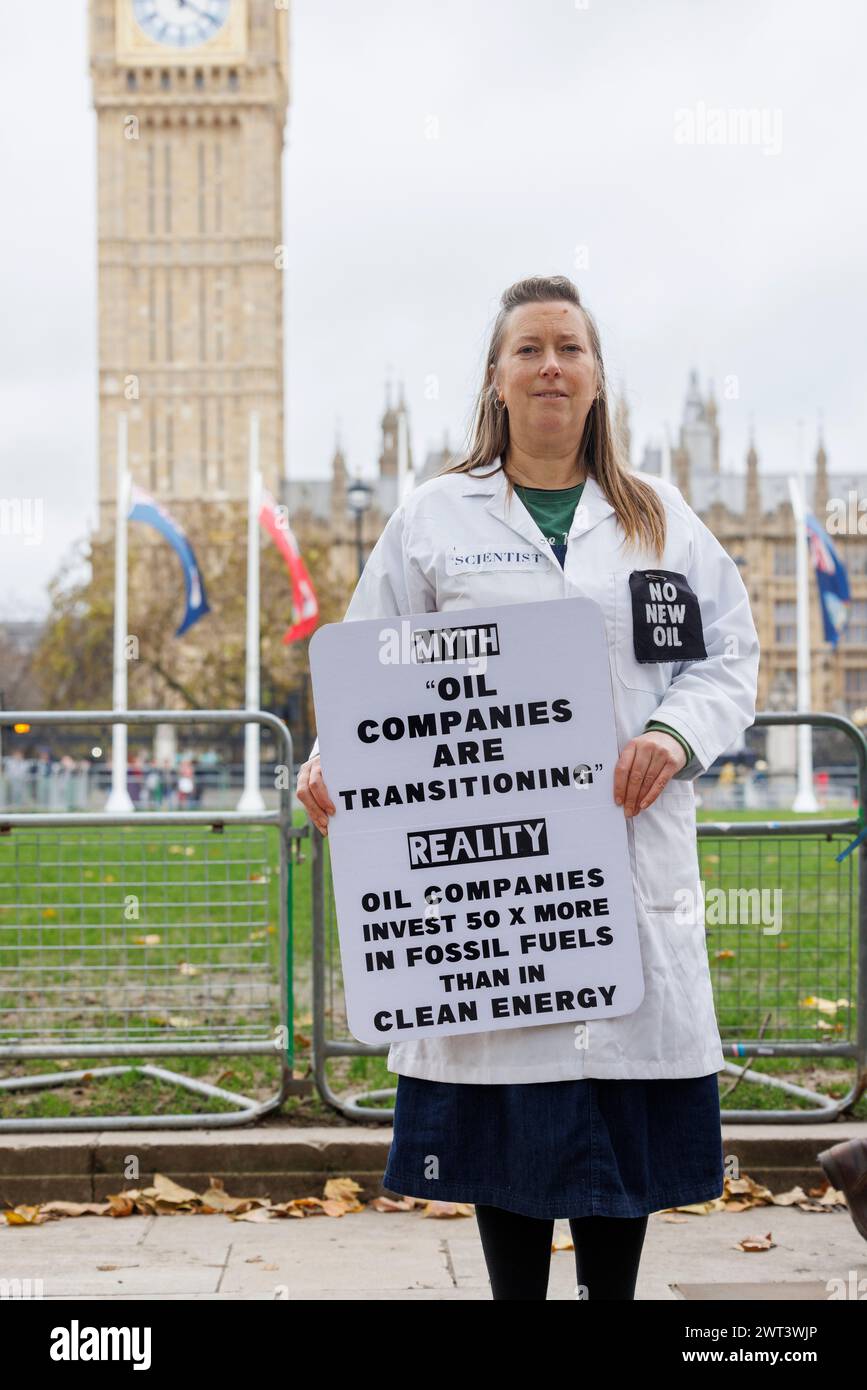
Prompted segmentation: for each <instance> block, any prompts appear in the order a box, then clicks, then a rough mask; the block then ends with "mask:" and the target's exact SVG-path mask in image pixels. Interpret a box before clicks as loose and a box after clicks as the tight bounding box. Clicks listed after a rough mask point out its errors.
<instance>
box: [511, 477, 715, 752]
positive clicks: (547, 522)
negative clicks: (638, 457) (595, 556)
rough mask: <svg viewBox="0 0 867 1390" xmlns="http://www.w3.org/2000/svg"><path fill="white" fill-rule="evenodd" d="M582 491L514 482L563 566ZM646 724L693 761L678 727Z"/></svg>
mask: <svg viewBox="0 0 867 1390" xmlns="http://www.w3.org/2000/svg"><path fill="white" fill-rule="evenodd" d="M583 491H584V484H583V483H575V484H574V485H573V486H572V487H519V486H518V484H517V483H516V484H515V492H516V493H517V494H518V497H519V498H520V500H521V501H522V502H523V504H524V506H525V507H526V509H527V511H528V512H529V513H530V515H531V517H532V518H533V520H534V521H535V523H536V525H537V526H538V527H539V530H540V531H541V532H542V534H543V536H545V538H546V540H547V541H548V544H549V545H550V547H551V549H552V550H553V552H554V554H555V555H556V557H557V560H558V562H559V564H560V565H561V566H564V567H565V564H566V546H567V544H568V540H569V532H570V530H571V529H572V521H573V519H574V516H575V509H576V507H577V506H578V503H579V502H580V501H581V494H582V492H583ZM644 728H645V733H647V732H648V730H650V729H661V730H662V732H663V733H666V734H671V736H672V737H673V738H676V739H677V741H678V743H679V744H680V745H681V747H682V748H683V750H684V752H685V753H686V761H687V763H690V762H692V759H693V751H692V749H691V748H690V746H689V744H688V743H687V741H686V739H685V738H683V737H682V735H681V734H679V733H678V732H677V730H676V729H672V728H671V727H670V726H669V725H668V724H663V723H661V721H660V720H658V719H651V720H649V721H648V722H647V724H645V726H644ZM684 766H686V764H684ZM682 770H683V769H681V771H682Z"/></svg>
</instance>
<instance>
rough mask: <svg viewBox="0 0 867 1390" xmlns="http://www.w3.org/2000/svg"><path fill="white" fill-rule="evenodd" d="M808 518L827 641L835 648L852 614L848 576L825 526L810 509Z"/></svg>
mask: <svg viewBox="0 0 867 1390" xmlns="http://www.w3.org/2000/svg"><path fill="white" fill-rule="evenodd" d="M805 520H806V523H807V540H808V542H809V546H810V555H811V557H812V560H813V568H814V569H815V571H816V582H817V584H818V585H819V598H820V600H821V603H822V622H823V624H824V628H825V641H826V642H830V643H831V645H832V647H836V645H837V643H838V641H839V640H840V635H841V633H842V631H843V629H844V627H845V626H846V622H847V620H848V617H849V608H848V604H849V597H850V595H849V576H848V575H847V573H846V566H845V565H844V564H843V561H842V560H841V559H840V556H839V555H838V554H837V551H836V550H835V549H834V547H833V545H832V544H831V539H830V537H829V535H828V533H827V531H826V530H825V528H824V527H823V526H822V525H821V524H820V523H819V522H818V521H817V520H816V518H815V517H814V516H813V515H812V513H811V512H807V513H806V517H805Z"/></svg>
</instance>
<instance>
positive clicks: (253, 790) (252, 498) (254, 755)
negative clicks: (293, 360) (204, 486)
mask: <svg viewBox="0 0 867 1390" xmlns="http://www.w3.org/2000/svg"><path fill="white" fill-rule="evenodd" d="M247 495H248V498H249V504H248V511H247V706H246V707H247V709H248V710H258V709H259V512H260V510H261V507H262V474H261V473H260V472H259V412H258V410H251V411H250V457H249V471H248V488H247ZM259 727H260V726H259V725H258V724H257V723H247V724H245V726H244V791H243V793H242V795H241V799H240V801H239V802H238V810H239V811H264V810H265V802H264V800H263V797H262V792H261V790H260V788H259Z"/></svg>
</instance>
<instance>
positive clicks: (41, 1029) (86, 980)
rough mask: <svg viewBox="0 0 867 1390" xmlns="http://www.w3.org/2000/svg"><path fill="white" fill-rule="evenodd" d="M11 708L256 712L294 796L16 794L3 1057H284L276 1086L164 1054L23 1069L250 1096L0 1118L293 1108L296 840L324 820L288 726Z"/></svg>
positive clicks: (79, 1124)
mask: <svg viewBox="0 0 867 1390" xmlns="http://www.w3.org/2000/svg"><path fill="white" fill-rule="evenodd" d="M4 718H5V719H7V720H9V721H10V722H19V723H29V724H33V725H36V724H81V725H106V724H127V725H156V724H181V723H183V724H201V723H205V724H235V723H248V722H255V723H258V724H260V725H262V726H263V727H264V728H266V729H269V730H270V731H271V733H272V734H273V735H274V737H275V740H276V742H277V748H278V753H281V754H282V764H281V760H280V758H279V757H278V766H280V765H285V768H286V770H287V771H286V775H285V776H283V777H282V778H280V779H278V783H279V785H278V787H277V791H278V806H277V808H276V809H275V810H265V811H262V812H246V811H222V810H220V811H217V810H214V811H138V812H132V813H129V814H119V815H118V814H108V813H91V812H88V813H81V814H79V813H75V812H72V813H63V814H61V813H56V814H55V813H48V814H40V813H33V814H26V813H24V814H17V813H8V812H4V811H0V1058H11V1059H14V1060H18V1061H20V1060H24V1059H29V1058H73V1057H75V1058H83V1057H117V1058H138V1057H178V1056H185V1057H194V1056H197V1057H218V1056H219V1057H221V1056H237V1055H246V1056H251V1055H253V1056H269V1057H274V1058H276V1059H278V1061H279V1066H280V1081H279V1087H278V1089H277V1091H276V1093H275V1094H274V1095H272V1096H270V1097H268V1098H267V1099H265V1100H261V1101H256V1100H252V1099H250V1098H249V1097H247V1096H244V1095H240V1094H238V1093H236V1092H233V1091H229V1090H226V1089H224V1088H223V1087H221V1086H216V1085H212V1084H210V1083H209V1082H206V1081H203V1080H199V1079H197V1078H194V1077H190V1076H182V1075H180V1074H178V1073H176V1072H173V1071H168V1070H166V1069H165V1068H163V1067H160V1066H155V1065H152V1064H145V1065H142V1066H134V1067H133V1066H131V1065H130V1064H129V1063H127V1064H126V1065H125V1066H110V1067H94V1068H89V1069H87V1070H82V1071H75V1072H73V1071H62V1072H58V1073H52V1074H39V1075H36V1076H18V1077H10V1078H6V1079H3V1080H0V1095H2V1094H3V1093H8V1092H10V1091H22V1090H33V1089H37V1088H44V1087H46V1086H58V1085H61V1084H64V1083H66V1082H71V1081H81V1080H82V1079H84V1078H92V1077H100V1076H119V1075H123V1074H124V1073H128V1072H130V1071H133V1070H134V1071H136V1072H138V1073H139V1074H141V1075H145V1076H149V1077H151V1078H153V1079H155V1080H159V1081H165V1082H170V1083H172V1084H174V1085H177V1086H181V1087H183V1088H184V1089H186V1090H188V1091H191V1092H194V1093H196V1094H198V1095H203V1096H207V1097H209V1098H210V1099H212V1100H213V1099H218V1100H220V1101H224V1102H227V1103H228V1104H230V1105H233V1106H235V1107H236V1108H235V1109H234V1110H232V1111H228V1112H227V1111H225V1110H220V1111H208V1112H206V1113H201V1112H200V1113H199V1114H195V1115H160V1116H153V1115H112V1116H98V1117H97V1116H91V1117H86V1116H80V1115H79V1116H68V1117H58V1118H52V1119H45V1118H38V1119H37V1118H31V1119H0V1131H7V1132H8V1131H26V1130H43V1131H45V1130H57V1129H66V1130H82V1129H97V1128H98V1129H148V1128H154V1127H157V1126H159V1127H160V1128H163V1129H187V1128H192V1127H196V1128H199V1127H201V1126H203V1125H207V1126H209V1127H227V1126H231V1125H238V1124H245V1123H247V1122H249V1121H250V1120H256V1119H259V1118H260V1117H261V1116H263V1115H265V1114H268V1113H269V1112H270V1111H273V1110H276V1109H278V1108H279V1107H280V1105H282V1103H283V1101H284V1100H285V1099H286V1096H287V1095H288V1094H289V1093H290V1089H291V1087H292V1065H293V1051H294V1040H293V1009H292V989H291V981H292V922H291V905H292V898H291V895H292V869H291V853H290V850H291V847H292V845H293V842H294V840H295V839H298V838H300V837H301V836H304V835H306V834H307V833H308V832H307V828H306V827H305V828H302V829H299V830H297V831H296V830H293V827H292V788H291V785H290V784H291V781H292V776H293V762H292V738H291V735H290V733H289V730H288V729H287V727H286V725H285V724H284V723H283V722H282V721H281V720H280V719H278V718H277V717H276V716H275V715H272V714H269V713H266V712H263V711H249V710H184V711H178V710H122V711H112V710H87V711H81V710H66V711H58V712H50V713H49V712H45V711H41V710H26V711H12V712H9V713H5V712H4ZM88 832H90V833H88ZM275 837H276V844H275V843H274V840H275ZM274 875H277V876H278V887H277V900H278V901H277V911H276V914H274V913H273V911H272V905H271V900H270V893H269V886H270V883H271V880H272V878H273V876H274ZM275 915H276V925H275V923H274V922H273V921H271V920H270V919H271V918H272V917H273V916H275ZM275 938H276V939H275Z"/></svg>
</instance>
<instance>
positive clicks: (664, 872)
mask: <svg viewBox="0 0 867 1390" xmlns="http://www.w3.org/2000/svg"><path fill="white" fill-rule="evenodd" d="M626 824H627V826H631V828H632V836H633V843H634V853H635V888H636V892H637V893H638V895H639V897H640V898H641V901H642V902H643V904H644V906H645V908H646V909H647V910H648V911H649V912H660V911H662V912H668V911H673V910H674V909H675V908H681V909H682V908H684V907H685V906H688V905H689V902H690V900H689V899H685V898H684V897H683V893H684V892H687V893H689V894H695V893H696V892H697V891H698V887H699V867H698V846H697V839H696V825H695V792H694V789H693V786H692V783H691V782H675V781H670V782H669V783H668V785H667V786H666V787H664V788H663V790H662V791H661V792H660V794H659V796H658V797H657V798H656V800H655V801H654V802H652V803H651V805H650V806H647V807H646V808H645V809H644V810H643V811H639V812H638V814H637V815H635V816H631V817H629V818H628V819H627V822H626ZM693 906H694V905H693Z"/></svg>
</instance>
